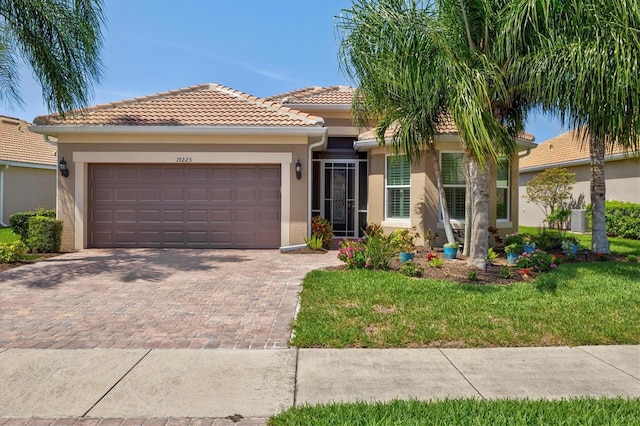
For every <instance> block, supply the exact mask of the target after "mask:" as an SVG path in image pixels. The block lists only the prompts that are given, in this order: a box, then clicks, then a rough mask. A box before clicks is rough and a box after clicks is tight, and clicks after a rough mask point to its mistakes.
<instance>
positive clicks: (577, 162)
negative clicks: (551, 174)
mask: <svg viewBox="0 0 640 426" xmlns="http://www.w3.org/2000/svg"><path fill="white" fill-rule="evenodd" d="M633 159H640V152H638V153H635V154H634V153H626V154H625V153H623V154H612V155H606V156H605V157H604V161H617V160H633ZM589 164H591V159H590V158H581V159H579V160H572V161H565V162H561V163H549V164H544V165H541V166H531V167H523V168H521V169H520V173H530V172H539V171H541V170H546V169H549V168H552V167H574V166H587V165H589Z"/></svg>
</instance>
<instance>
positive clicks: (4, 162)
mask: <svg viewBox="0 0 640 426" xmlns="http://www.w3.org/2000/svg"><path fill="white" fill-rule="evenodd" d="M0 166H8V167H24V168H26V169H46V170H57V168H58V167H57V166H56V165H55V164H41V163H26V162H24V161H9V160H0Z"/></svg>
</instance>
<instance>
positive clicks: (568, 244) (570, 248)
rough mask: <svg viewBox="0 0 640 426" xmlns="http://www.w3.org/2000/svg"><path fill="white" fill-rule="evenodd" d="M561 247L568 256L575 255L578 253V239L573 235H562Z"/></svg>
mask: <svg viewBox="0 0 640 426" xmlns="http://www.w3.org/2000/svg"><path fill="white" fill-rule="evenodd" d="M561 247H562V252H563V253H564V254H565V255H566V256H572V257H574V256H575V255H576V254H578V239H577V238H576V237H574V236H572V235H565V236H564V237H562V243H561Z"/></svg>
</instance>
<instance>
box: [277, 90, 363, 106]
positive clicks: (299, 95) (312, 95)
mask: <svg viewBox="0 0 640 426" xmlns="http://www.w3.org/2000/svg"><path fill="white" fill-rule="evenodd" d="M354 92H355V89H354V88H352V87H349V86H329V87H318V86H311V87H305V88H303V89H298V90H293V91H291V92H286V93H281V94H279V95H274V96H270V97H268V98H267V100H270V101H273V102H278V103H281V104H283V105H286V104H311V105H351V103H352V101H353V94H354Z"/></svg>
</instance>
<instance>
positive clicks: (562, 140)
mask: <svg viewBox="0 0 640 426" xmlns="http://www.w3.org/2000/svg"><path fill="white" fill-rule="evenodd" d="M624 152H625V150H624V149H622V148H620V147H616V148H614V149H613V150H607V152H606V155H612V154H622V153H624ZM589 158H590V155H589V143H588V142H587V141H586V140H585V142H584V143H582V138H581V136H580V135H579V134H578V131H577V130H571V131H568V132H566V133H563V134H561V135H558V136H556V137H554V138H551V139H549V140H548V141H545V142H542V143H540V144H538V146H537V147H536V149H533V150H531V153H530V154H529V155H527V156H526V157H523V158H521V159H520V169H526V168H529V167H541V166H560V165H562V164H563V163H568V162H572V161H579V160H589Z"/></svg>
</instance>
